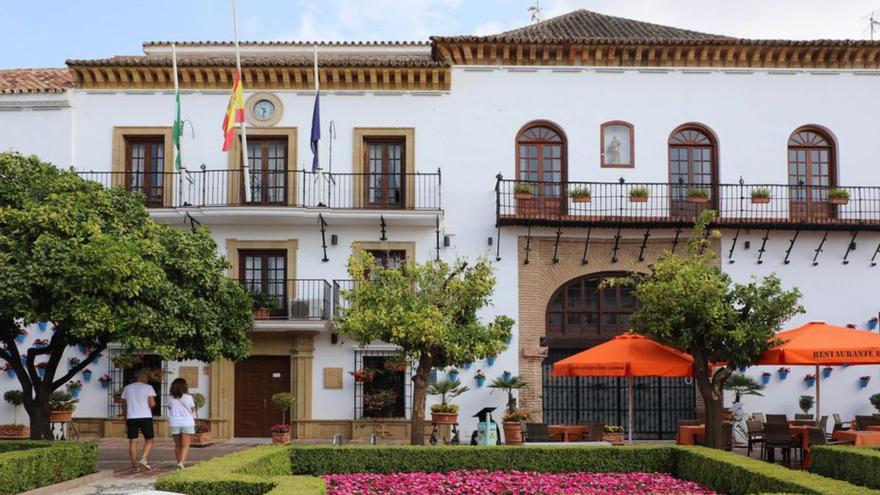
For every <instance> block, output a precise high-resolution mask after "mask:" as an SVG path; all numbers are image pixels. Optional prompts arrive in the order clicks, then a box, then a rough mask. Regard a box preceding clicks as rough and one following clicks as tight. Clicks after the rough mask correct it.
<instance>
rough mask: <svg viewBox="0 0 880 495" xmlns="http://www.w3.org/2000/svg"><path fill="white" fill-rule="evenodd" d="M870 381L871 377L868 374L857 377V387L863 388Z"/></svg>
mask: <svg viewBox="0 0 880 495" xmlns="http://www.w3.org/2000/svg"><path fill="white" fill-rule="evenodd" d="M869 383H871V377H870V376H868V375H865V376H860V377H859V388H865V387H867V386H868V384H869Z"/></svg>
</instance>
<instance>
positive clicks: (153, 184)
mask: <svg viewBox="0 0 880 495" xmlns="http://www.w3.org/2000/svg"><path fill="white" fill-rule="evenodd" d="M249 173H250V179H251V180H250V190H251V198H250V201H248V200H247V199H246V196H245V189H244V187H245V186H244V172H243V171H242V170H208V169H204V168H203V169H200V170H197V171H187V172H185V173H182V172H79V175H80V177H83V178H85V179H87V180H92V181H95V182H99V183H101V184H103V185H104V186H106V187H122V188H125V189H126V190H128V191H134V192H138V193H141V194H143V195H144V197H145V201H146V203H147V206H148V207H151V208H175V207H230V206H233V207H234V206H278V207H299V208H331V209H358V210H364V209H366V210H376V209H380V210H439V209H440V208H441V195H440V186H441V183H440V182H441V175H440V169H437V171H436V172H413V173H400V174H385V173H337V172H333V173H329V172H327V173H320V174H319V173H317V172H311V171H308V170H253V169H252V170H250V172H249Z"/></svg>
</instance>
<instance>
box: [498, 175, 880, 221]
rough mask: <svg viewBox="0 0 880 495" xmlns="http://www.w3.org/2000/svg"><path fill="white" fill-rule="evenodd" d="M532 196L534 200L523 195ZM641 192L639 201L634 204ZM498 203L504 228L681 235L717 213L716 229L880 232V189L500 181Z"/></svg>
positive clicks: (863, 187) (860, 187) (763, 185)
mask: <svg viewBox="0 0 880 495" xmlns="http://www.w3.org/2000/svg"><path fill="white" fill-rule="evenodd" d="M518 184H525V185H528V187H525V186H519V187H517V185H518ZM515 189H516V190H515ZM517 190H518V191H519V193H517ZM527 190H531V192H532V193H531V194H524V193H525V192H527ZM634 190H635V191H637V192H638V193H640V194H637V195H635V197H632V196H633V194H632V191H634ZM495 195H496V217H497V224H498V225H499V226H504V225H521V226H528V225H535V226H550V227H558V226H563V227H611V228H616V227H632V228H657V227H660V228H662V227H671V228H677V227H688V226H692V225H693V224H694V221H695V220H696V218H697V217H698V216H699V215H700V213H701V212H702V211H703V210H709V209H711V210H715V211H716V213H717V216H716V220H715V222H714V223H713V225H714V226H715V227H728V228H757V229H804V230H846V231H852V230H868V231H880V187H874V186H870V187H869V186H857V187H841V186H837V187H828V186H807V185H774V184H686V183H646V182H640V183H636V182H567V183H559V182H528V181H514V180H506V179H503V178H501V177H499V178H498V180H497V183H496V189H495ZM573 196H574V197H573ZM577 196H580V197H579V198H578V197H577ZM842 196H847V198H846V199H843V198H842Z"/></svg>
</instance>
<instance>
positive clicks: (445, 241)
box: [443, 235, 452, 247]
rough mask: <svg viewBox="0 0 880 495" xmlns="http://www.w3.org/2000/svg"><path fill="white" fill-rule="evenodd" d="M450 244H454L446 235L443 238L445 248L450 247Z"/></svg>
mask: <svg viewBox="0 0 880 495" xmlns="http://www.w3.org/2000/svg"><path fill="white" fill-rule="evenodd" d="M450 244H452V240H451V239H450V238H449V236H448V235H444V236H443V247H449V245H450Z"/></svg>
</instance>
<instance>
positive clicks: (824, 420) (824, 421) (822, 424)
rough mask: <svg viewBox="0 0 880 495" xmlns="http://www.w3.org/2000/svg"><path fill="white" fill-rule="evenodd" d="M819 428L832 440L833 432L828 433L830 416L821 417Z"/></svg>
mask: <svg viewBox="0 0 880 495" xmlns="http://www.w3.org/2000/svg"><path fill="white" fill-rule="evenodd" d="M819 429H820V430H822V433H824V434H825V437H826V438H827V439H828V440H831V434H830V433H828V416H822V418H821V419H819Z"/></svg>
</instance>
